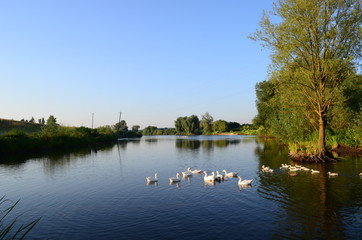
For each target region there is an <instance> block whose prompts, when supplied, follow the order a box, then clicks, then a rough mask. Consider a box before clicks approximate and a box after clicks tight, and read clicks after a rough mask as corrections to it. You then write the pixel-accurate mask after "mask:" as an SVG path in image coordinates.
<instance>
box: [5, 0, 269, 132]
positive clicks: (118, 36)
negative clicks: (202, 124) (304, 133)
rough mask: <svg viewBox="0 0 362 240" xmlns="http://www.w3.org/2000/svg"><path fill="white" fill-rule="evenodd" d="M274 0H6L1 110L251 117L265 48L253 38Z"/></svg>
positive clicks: (69, 121) (136, 121)
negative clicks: (252, 35)
mask: <svg viewBox="0 0 362 240" xmlns="http://www.w3.org/2000/svg"><path fill="white" fill-rule="evenodd" d="M271 8H272V1H270V0H255V1H246V0H114V1H111V0H98V1H91V0H54V1H49V0H31V1H29V0H23V1H21V0H17V1H11V0H2V1H0V32H1V33H0V36H1V37H0V81H1V94H0V102H1V107H0V118H5V119H14V120H20V119H22V118H24V119H30V118H31V117H34V118H35V120H36V121H37V119H39V118H42V117H44V118H45V119H47V118H48V116H49V115H54V116H55V117H56V118H57V121H58V123H60V124H62V125H65V126H86V127H91V124H92V113H94V127H97V126H103V125H113V124H115V123H116V122H118V117H119V112H120V111H121V112H122V119H123V120H126V122H127V125H128V127H132V126H133V125H140V126H141V128H144V127H147V126H149V125H151V126H157V127H174V121H175V120H176V119H177V118H178V117H180V116H190V115H192V114H194V115H197V116H198V117H199V118H200V119H201V115H203V114H205V113H206V112H209V114H210V115H211V116H213V117H214V120H219V119H222V120H226V121H233V122H234V121H235V122H239V123H251V120H252V119H253V117H254V116H255V114H256V107H255V84H256V83H257V82H260V81H263V80H265V79H266V76H267V69H268V64H269V63H270V58H269V52H268V51H266V50H263V49H262V48H261V46H260V45H259V44H258V43H256V42H253V41H252V40H250V39H248V38H247V36H248V35H250V34H252V33H254V32H255V30H256V29H257V28H258V23H259V21H260V19H261V16H262V12H263V10H270V9H271Z"/></svg>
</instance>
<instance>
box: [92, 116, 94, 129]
mask: <svg viewBox="0 0 362 240" xmlns="http://www.w3.org/2000/svg"><path fill="white" fill-rule="evenodd" d="M93 119H94V113H92V129H93Z"/></svg>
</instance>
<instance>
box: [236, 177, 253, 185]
mask: <svg viewBox="0 0 362 240" xmlns="http://www.w3.org/2000/svg"><path fill="white" fill-rule="evenodd" d="M238 178H239V181H238V184H239V185H242V186H246V185H251V182H252V181H253V179H248V180H247V179H245V180H243V179H242V178H241V177H240V176H239V177H238Z"/></svg>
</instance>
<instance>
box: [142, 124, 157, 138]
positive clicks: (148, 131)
mask: <svg viewBox="0 0 362 240" xmlns="http://www.w3.org/2000/svg"><path fill="white" fill-rule="evenodd" d="M156 130H157V127H154V126H148V127H146V128H144V129H143V130H142V134H143V135H145V136H150V135H154V132H155V131H156Z"/></svg>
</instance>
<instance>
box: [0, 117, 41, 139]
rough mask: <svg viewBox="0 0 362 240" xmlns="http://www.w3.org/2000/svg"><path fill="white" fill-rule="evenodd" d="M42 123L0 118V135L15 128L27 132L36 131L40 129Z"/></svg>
mask: <svg viewBox="0 0 362 240" xmlns="http://www.w3.org/2000/svg"><path fill="white" fill-rule="evenodd" d="M40 128H41V125H40V124H36V123H28V122H25V121H23V122H22V121H14V120H6V119H0V135H1V134H4V133H6V132H9V131H11V130H13V129H16V130H19V131H22V132H25V133H34V132H38V131H40Z"/></svg>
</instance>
